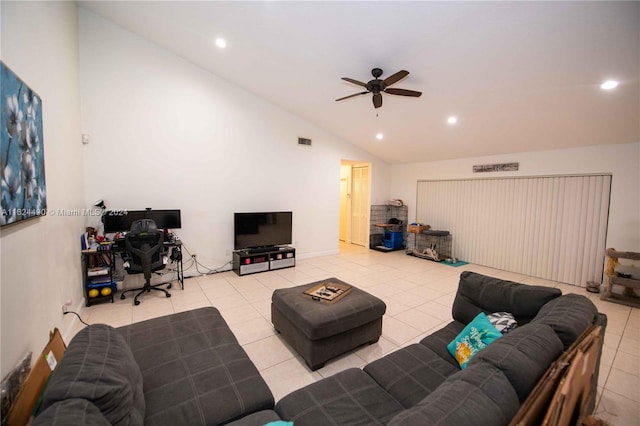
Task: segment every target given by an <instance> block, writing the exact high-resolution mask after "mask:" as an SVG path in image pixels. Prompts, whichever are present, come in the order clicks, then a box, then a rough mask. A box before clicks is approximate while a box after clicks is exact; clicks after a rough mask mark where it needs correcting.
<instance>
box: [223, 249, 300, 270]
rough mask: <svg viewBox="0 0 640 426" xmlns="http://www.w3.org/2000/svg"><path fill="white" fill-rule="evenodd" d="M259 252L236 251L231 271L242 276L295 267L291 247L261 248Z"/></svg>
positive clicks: (294, 252)
mask: <svg viewBox="0 0 640 426" xmlns="http://www.w3.org/2000/svg"><path fill="white" fill-rule="evenodd" d="M261 249H262V250H261V251H260V252H255V251H254V249H251V250H238V251H235V252H233V271H234V272H235V273H236V274H238V275H240V276H242V275H248V274H256V273H258V272H266V271H273V270H276V269H283V268H292V267H294V266H296V249H295V248H293V247H277V246H274V247H261Z"/></svg>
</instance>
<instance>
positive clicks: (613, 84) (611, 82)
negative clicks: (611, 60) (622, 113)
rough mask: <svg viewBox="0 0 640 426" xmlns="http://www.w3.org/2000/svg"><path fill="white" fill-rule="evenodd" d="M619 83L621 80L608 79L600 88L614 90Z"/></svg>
mask: <svg viewBox="0 0 640 426" xmlns="http://www.w3.org/2000/svg"><path fill="white" fill-rule="evenodd" d="M619 84H620V82H618V81H617V80H606V81H605V82H604V83H602V84H601V85H600V88H601V89H602V90H612V89H615V88H616V87H618V85H619Z"/></svg>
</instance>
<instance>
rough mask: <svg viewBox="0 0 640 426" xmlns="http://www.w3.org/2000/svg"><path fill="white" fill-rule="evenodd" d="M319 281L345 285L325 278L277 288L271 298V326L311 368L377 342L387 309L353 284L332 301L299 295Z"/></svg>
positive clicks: (315, 368)
mask: <svg viewBox="0 0 640 426" xmlns="http://www.w3.org/2000/svg"><path fill="white" fill-rule="evenodd" d="M323 282H334V283H338V284H343V285H348V284H347V283H345V282H344V281H340V280H338V279H337V278H328V279H325V280H322V281H318V282H314V283H311V284H305V285H301V286H297V287H292V288H283V289H278V290H275V291H274V292H273V296H272V297H271V302H272V303H271V322H272V323H273V326H274V327H275V329H276V331H277V332H278V333H280V334H281V335H282V337H284V339H285V341H286V342H287V343H288V344H289V345H291V346H292V347H293V348H294V349H295V350H296V351H297V352H298V353H299V354H300V355H301V356H302V358H304V360H305V362H306V363H307V365H308V366H309V368H310V369H311V370H312V371H313V370H317V369H318V368H322V367H323V366H324V363H325V362H326V361H327V360H329V359H331V358H334V357H336V356H338V355H341V354H343V353H345V352H348V351H350V350H352V349H355V348H357V347H358V346H360V345H363V344H365V343H369V344H372V343H375V342H377V341H378V339H379V338H380V335H381V334H382V316H383V315H384V313H385V311H386V309H387V307H386V305H385V304H384V302H383V301H382V300H380V299H378V298H377V297H375V296H373V295H371V294H369V293H367V292H365V291H363V290H360V289H358V288H356V287H353V286H352V287H351V291H349V293H348V294H346V295H345V296H344V297H342V298H341V299H340V300H338V301H336V302H335V303H332V304H326V303H323V302H321V301H318V300H312V299H311V297H309V296H306V295H304V294H303V292H304V291H306V290H308V289H310V288H312V287H314V286H316V285H318V284H320V283H323Z"/></svg>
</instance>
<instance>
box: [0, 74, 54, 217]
mask: <svg viewBox="0 0 640 426" xmlns="http://www.w3.org/2000/svg"><path fill="white" fill-rule="evenodd" d="M0 110H1V111H2V124H1V127H0V129H1V133H0V173H1V175H2V176H1V182H2V189H1V192H0V195H1V200H0V204H1V209H2V215H0V225H2V226H5V225H9V224H12V223H16V222H19V221H22V220H25V219H29V218H32V217H37V216H42V215H44V214H46V211H47V186H46V184H45V174H44V146H43V133H42V99H41V98H40V96H38V94H37V93H36V92H34V91H33V90H32V89H31V88H30V87H29V86H28V85H27V84H26V83H25V82H24V81H22V80H21V79H20V78H19V77H18V76H17V75H16V74H15V73H14V72H13V71H11V69H9V68H8V67H7V66H6V65H5V64H4V63H3V62H0Z"/></svg>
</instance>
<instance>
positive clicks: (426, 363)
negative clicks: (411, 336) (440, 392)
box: [364, 343, 460, 408]
mask: <svg viewBox="0 0 640 426" xmlns="http://www.w3.org/2000/svg"><path fill="white" fill-rule="evenodd" d="M459 370H460V369H459V368H456V367H454V366H453V365H451V364H450V363H449V362H447V361H445V360H443V359H442V358H441V357H440V356H439V355H438V354H436V353H434V352H433V351H432V350H431V349H429V348H427V347H426V346H424V345H420V344H417V343H416V344H413V345H410V346H407V347H405V348H402V349H400V350H397V351H395V352H392V353H390V354H389V355H386V356H384V357H383V358H380V359H378V360H376V361H374V362H372V363H370V364H369V365H367V366H366V367H365V368H364V371H365V373H367V374H369V375H370V376H371V377H373V379H374V380H375V381H376V382H378V384H379V385H380V386H382V387H383V388H384V390H386V391H387V392H389V393H390V394H391V395H392V396H393V397H394V398H395V399H397V400H398V401H399V402H400V403H401V404H402V405H403V406H404V407H405V408H409V407H413V406H414V405H415V404H416V403H417V402H418V401H420V400H421V399H423V398H424V397H425V396H427V395H429V394H430V393H431V392H433V391H434V390H435V389H436V388H437V387H438V386H440V384H441V383H442V382H444V381H445V380H446V378H447V377H449V376H451V375H452V374H454V373H456V372H458V371H459Z"/></svg>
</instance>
